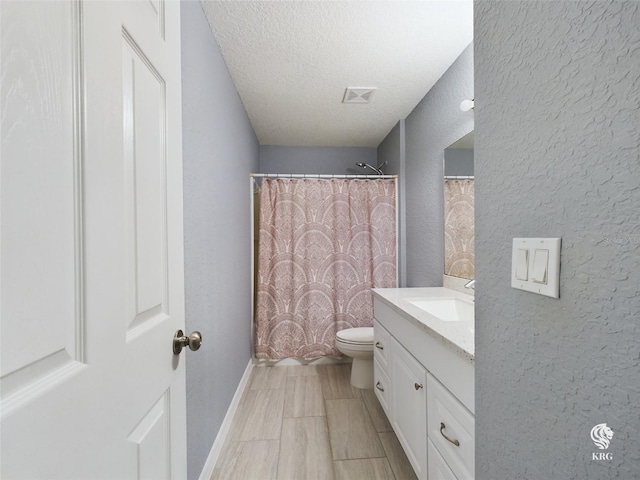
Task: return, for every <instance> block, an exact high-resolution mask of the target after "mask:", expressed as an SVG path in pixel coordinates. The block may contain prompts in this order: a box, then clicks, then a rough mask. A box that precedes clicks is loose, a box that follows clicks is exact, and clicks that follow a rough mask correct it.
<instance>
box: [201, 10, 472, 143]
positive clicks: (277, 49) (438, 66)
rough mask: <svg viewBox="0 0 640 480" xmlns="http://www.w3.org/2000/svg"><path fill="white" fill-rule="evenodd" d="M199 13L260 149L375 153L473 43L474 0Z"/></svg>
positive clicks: (206, 11)
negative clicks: (355, 92) (361, 95)
mask: <svg viewBox="0 0 640 480" xmlns="http://www.w3.org/2000/svg"><path fill="white" fill-rule="evenodd" d="M202 5H203V8H204V11H205V13H206V15H207V18H208V19H209V23H210V24H211V27H212V30H213V32H214V35H215V38H216V41H217V42H218V45H219V46H220V50H221V51H222V55H223V56H224V59H225V61H226V63H227V66H228V67H229V71H230V72H231V76H232V77H233V81H234V83H235V85H236V87H237V89H238V92H239V94H240V98H241V99H242V102H243V104H244V106H245V108H246V110H247V113H248V115H249V118H250V119H251V123H252V125H253V128H254V130H255V132H256V135H257V136H258V140H259V142H260V144H262V145H301V146H360V147H376V146H378V144H379V143H380V142H381V141H382V140H383V139H384V137H385V136H386V135H387V133H389V131H390V130H391V129H392V128H393V127H394V125H395V124H396V123H397V122H398V120H400V119H402V118H405V117H406V116H407V115H408V114H409V113H411V111H412V110H413V108H414V107H415V106H416V105H417V104H418V102H419V101H420V100H421V99H422V97H424V95H425V94H426V93H427V92H428V91H429V89H430V88H431V87H432V86H433V85H434V84H435V83H436V81H437V80H438V79H439V78H440V77H441V76H442V74H443V73H444V72H445V71H446V70H447V68H448V67H449V66H450V65H451V64H452V63H453V62H454V61H455V59H456V58H457V57H458V55H459V54H460V53H461V52H462V50H464V48H465V47H466V46H467V45H469V44H470V43H471V41H472V36H473V11H472V10H473V5H472V2H471V0H448V1H430V0H423V1H392V0H386V1H328V0H327V1H206V0H203V1H202ZM347 87H367V88H368V87H375V88H377V90H376V91H375V94H374V95H373V97H372V100H371V102H370V103H368V104H358V103H356V104H343V103H342V100H343V98H344V93H345V89H346V88H347ZM460 100H463V99H460Z"/></svg>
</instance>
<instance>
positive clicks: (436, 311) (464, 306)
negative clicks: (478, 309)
mask: <svg viewBox="0 0 640 480" xmlns="http://www.w3.org/2000/svg"><path fill="white" fill-rule="evenodd" d="M409 303H411V304H413V305H415V306H416V307H418V308H420V309H421V310H424V311H425V312H427V313H429V314H431V315H433V316H434V317H436V318H439V319H440V320H442V321H443V322H461V321H462V322H464V321H473V318H474V313H473V302H468V301H466V300H461V299H459V298H454V297H450V298H419V299H415V300H409Z"/></svg>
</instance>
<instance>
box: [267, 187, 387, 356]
mask: <svg viewBox="0 0 640 480" xmlns="http://www.w3.org/2000/svg"><path fill="white" fill-rule="evenodd" d="M395 205H396V201H395V182H394V180H356V179H326V180H325V179H283V178H278V179H264V180H263V182H262V188H261V190H260V227H259V240H258V272H257V300H256V338H255V352H256V357H257V358H259V359H270V360H277V359H281V358H305V359H310V358H317V357H320V356H327V355H340V352H339V351H338V350H337V349H336V348H335V336H336V332H337V331H338V330H342V329H345V328H352V327H370V326H372V325H373V297H372V294H371V288H375V287H380V288H384V287H395V286H396V213H395Z"/></svg>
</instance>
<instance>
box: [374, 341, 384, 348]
mask: <svg viewBox="0 0 640 480" xmlns="http://www.w3.org/2000/svg"><path fill="white" fill-rule="evenodd" d="M376 348H377V349H378V350H384V347H383V346H382V345H380V342H376Z"/></svg>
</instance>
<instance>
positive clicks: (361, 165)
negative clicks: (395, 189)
mask: <svg viewBox="0 0 640 480" xmlns="http://www.w3.org/2000/svg"><path fill="white" fill-rule="evenodd" d="M356 165H357V166H358V167H361V168H370V169H371V170H373V171H374V172H376V173H377V174H378V175H384V172H383V171H382V169H381V168H380V167H378V168H376V167H372V166H371V165H369V164H368V163H362V162H358V163H356ZM381 166H382V165H381Z"/></svg>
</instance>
